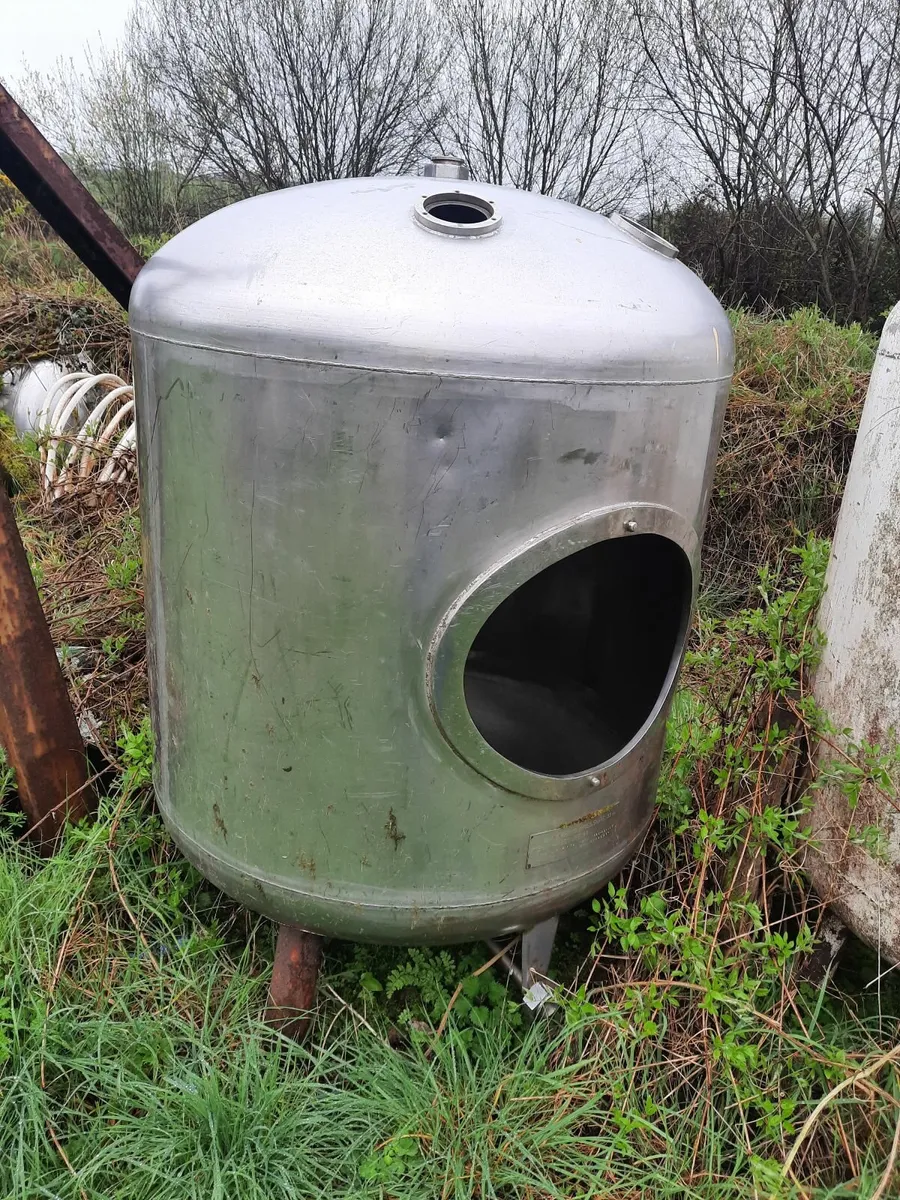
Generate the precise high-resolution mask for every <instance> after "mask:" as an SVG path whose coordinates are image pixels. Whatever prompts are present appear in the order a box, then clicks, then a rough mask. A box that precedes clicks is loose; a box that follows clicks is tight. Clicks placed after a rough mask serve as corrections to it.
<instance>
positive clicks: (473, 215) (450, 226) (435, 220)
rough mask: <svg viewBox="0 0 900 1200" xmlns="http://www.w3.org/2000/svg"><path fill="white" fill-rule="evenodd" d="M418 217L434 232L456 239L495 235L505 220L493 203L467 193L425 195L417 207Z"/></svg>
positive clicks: (422, 223)
mask: <svg viewBox="0 0 900 1200" xmlns="http://www.w3.org/2000/svg"><path fill="white" fill-rule="evenodd" d="M415 217H416V220H417V221H418V222H419V224H420V225H422V226H424V228H425V229H429V230H431V232H432V233H446V234H450V235H452V236H453V237H479V236H481V235H482V234H486V233H494V232H495V231H496V230H497V229H499V227H500V222H501V219H502V218H501V217H500V215H499V213H498V212H497V210H496V208H495V207H494V205H493V204H492V203H491V201H490V200H485V199H484V198H483V197H482V196H474V195H471V194H470V193H467V192H435V193H434V194H433V195H430V196H423V197H422V198H421V200H419V201H418V203H417V204H416V207H415Z"/></svg>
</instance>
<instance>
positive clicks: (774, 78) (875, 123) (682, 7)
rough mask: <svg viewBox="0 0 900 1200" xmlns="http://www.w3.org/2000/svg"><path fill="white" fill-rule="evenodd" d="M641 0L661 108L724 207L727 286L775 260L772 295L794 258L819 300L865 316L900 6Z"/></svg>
mask: <svg viewBox="0 0 900 1200" xmlns="http://www.w3.org/2000/svg"><path fill="white" fill-rule="evenodd" d="M635 3H636V16H637V21H638V26H639V29H640V32H641V38H642V44H643V48H644V52H645V54H646V56H647V60H648V62H649V64H650V66H651V68H652V72H653V78H654V83H655V91H656V95H657V99H658V102H659V111H660V113H661V114H662V116H663V118H664V119H666V120H667V121H668V122H669V124H670V126H671V127H672V130H673V135H674V136H676V137H679V138H680V139H681V142H682V145H684V146H685V147H686V148H688V149H689V150H690V149H692V150H693V152H694V158H695V163H696V167H697V170H698V173H699V176H700V178H701V180H702V185H703V189H704V191H705V195H706V196H707V198H708V199H709V200H710V201H711V202H712V204H713V205H714V206H721V208H722V209H723V210H724V212H725V213H726V214H727V218H728V220H727V223H726V224H725V225H724V226H722V227H721V228H720V230H719V247H720V252H721V260H720V264H719V272H718V278H719V283H720V286H723V287H724V286H726V279H727V278H728V277H731V278H734V279H742V280H745V281H747V280H749V279H751V278H752V276H753V274H754V270H755V271H756V272H757V273H759V271H760V270H762V271H763V272H764V273H765V272H766V271H767V270H768V275H769V278H768V279H760V280H759V281H758V282H759V283H760V284H761V285H762V287H763V288H767V289H768V290H769V291H770V294H771V289H772V288H773V287H777V286H778V282H777V280H776V279H774V278H773V277H772V276H773V274H777V272H778V269H779V267H780V268H781V269H782V270H783V268H784V263H785V255H789V256H793V260H794V262H795V263H799V262H801V261H802V260H805V263H806V264H808V267H809V268H810V269H811V271H812V274H813V276H814V277H815V285H814V286H815V298H816V299H818V300H819V301H820V302H821V303H822V305H823V307H826V308H828V309H829V310H830V311H832V312H836V313H839V314H841V315H843V316H849V317H854V316H865V315H866V314H867V312H868V302H869V292H870V289H871V284H872V279H873V276H874V274H875V272H876V271H877V269H878V264H879V260H880V256H881V253H882V249H883V244H884V239H885V238H886V237H888V236H889V234H890V230H891V228H892V225H891V214H892V213H893V212H894V211H895V209H896V203H897V188H898V180H897V172H898V170H900V160H898V157H897V144H896V139H897V133H896V129H897V117H898V110H897V107H896V105H897V103H898V98H897V88H898V86H900V71H898V66H900V60H898V57H897V30H896V26H897V22H898V19H900V18H898V8H897V6H896V4H892V3H891V0H764V2H763V3H762V4H761V5H760V4H759V3H758V2H757V0H675V3H674V4H670V3H665V2H664V0H635ZM837 30H840V31H841V33H840V36H838V35H837V33H836V31H837ZM867 196H868V197H869V198H868V199H866V197H867ZM773 242H774V243H778V244H773ZM776 261H777V262H778V264H779V265H778V266H775V269H774V272H773V270H772V268H773V266H774V264H775V263H776ZM732 298H733V299H740V297H734V296H732ZM750 298H751V299H753V297H752V296H751V297H750Z"/></svg>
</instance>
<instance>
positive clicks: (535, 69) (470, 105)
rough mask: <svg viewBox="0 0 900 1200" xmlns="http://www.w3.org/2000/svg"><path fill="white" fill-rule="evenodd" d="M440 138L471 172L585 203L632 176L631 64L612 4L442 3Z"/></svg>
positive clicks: (618, 2)
mask: <svg viewBox="0 0 900 1200" xmlns="http://www.w3.org/2000/svg"><path fill="white" fill-rule="evenodd" d="M447 26H448V34H447V38H448V54H447V58H448V69H447V72H446V76H445V86H446V89H447V93H448V103H447V112H448V118H447V127H448V131H449V135H450V141H451V142H452V143H453V144H454V145H455V146H457V147H458V148H459V149H460V150H461V152H462V153H463V155H464V156H465V157H466V158H467V160H468V162H469V165H470V167H471V168H472V170H473V173H474V174H475V175H476V176H477V177H478V178H481V179H486V180H489V181H491V182H493V183H500V184H503V183H508V184H512V185H513V186H515V187H520V188H527V189H529V190H534V191H539V192H545V193H550V194H552V195H555V196H560V197H562V198H564V199H566V200H571V201H573V202H574V203H576V204H583V205H586V206H588V207H592V208H596V207H603V206H606V207H610V206H615V205H617V204H619V203H620V202H621V201H622V200H623V198H625V197H628V196H629V195H630V194H631V193H632V191H633V189H634V187H635V180H636V177H637V176H638V175H639V174H640V170H639V166H640V143H639V139H638V137H637V109H638V98H639V96H640V91H641V78H642V72H641V70H640V63H639V62H638V61H637V60H636V57H635V54H634V50H635V40H634V36H633V34H634V29H633V22H632V19H631V16H630V13H629V11H628V9H626V7H625V4H624V2H622V0H510V2H507V0H450V3H449V5H448V8H447Z"/></svg>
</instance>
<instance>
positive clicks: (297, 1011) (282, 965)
mask: <svg viewBox="0 0 900 1200" xmlns="http://www.w3.org/2000/svg"><path fill="white" fill-rule="evenodd" d="M321 963H322V939H321V938H320V937H318V936H317V935H316V934H314V933H307V932H306V931H305V930H304V929H299V928H298V927H297V926H296V925H279V926H278V940H277V941H276V943H275V965H274V967H273V968H272V983H271V985H270V988H269V1008H268V1009H267V1011H266V1021H267V1022H268V1024H269V1025H271V1026H273V1027H274V1028H275V1029H278V1030H280V1031H281V1032H282V1033H284V1034H286V1036H287V1037H289V1038H293V1039H294V1041H297V1042H302V1041H303V1039H304V1038H305V1037H306V1035H307V1033H308V1031H309V1025H310V1020H311V1017H310V1014H311V1012H312V1010H313V1009H314V1008H315V1006H316V987H317V984H318V980H319V967H320V966H321Z"/></svg>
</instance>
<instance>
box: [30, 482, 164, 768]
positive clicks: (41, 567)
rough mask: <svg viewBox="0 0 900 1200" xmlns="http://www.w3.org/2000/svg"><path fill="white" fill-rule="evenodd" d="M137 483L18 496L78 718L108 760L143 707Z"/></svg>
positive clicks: (136, 719)
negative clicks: (123, 727) (120, 734)
mask: <svg viewBox="0 0 900 1200" xmlns="http://www.w3.org/2000/svg"><path fill="white" fill-rule="evenodd" d="M137 496H138V493H137V483H136V481H135V478H134V475H133V473H132V474H131V475H130V476H129V478H128V480H127V482H126V483H124V484H118V485H109V486H104V487H102V488H100V489H97V488H96V487H95V486H93V483H92V481H91V480H86V481H85V486H84V488H83V490H82V491H81V492H76V493H74V494H71V495H66V496H63V497H61V498H60V499H58V500H55V501H53V502H52V503H50V502H49V501H48V500H47V499H46V498H45V497H43V496H42V495H41V494H40V493H39V492H38V491H37V489H36V488H34V489H32V490H31V491H30V492H29V493H27V494H25V495H23V496H20V497H19V511H20V514H21V516H20V527H21V530H22V536H23V540H24V542H25V545H26V549H27V550H28V553H29V557H30V558H31V561H32V565H33V571H34V573H35V577H36V579H37V581H38V584H39V586H40V590H41V598H42V600H43V603H44V607H45V611H46V612H47V615H48V618H49V621H50V629H51V632H52V634H53V639H54V641H55V642H56V645H57V647H59V648H60V650H61V654H62V659H63V666H64V670H65V671H66V675H67V677H68V679H69V683H70V687H71V690H72V695H73V699H74V702H75V706H76V710H77V712H78V715H79V717H81V718H82V720H83V722H86V727H87V728H89V729H90V730H91V736H92V737H93V739H94V740H95V741H96V742H97V743H98V744H99V745H100V746H101V748H103V749H104V751H105V752H106V754H107V756H108V757H109V758H110V759H114V758H115V751H114V745H115V738H116V732H117V730H118V728H119V726H120V725H121V724H122V723H123V722H124V723H125V724H127V725H129V726H130V725H134V724H136V723H137V722H139V721H140V719H141V717H142V716H143V715H144V713H145V712H146V706H147V677H146V660H145V639H144V611H143V582H142V571H141V553H140V523H139V517H138V512H137Z"/></svg>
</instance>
